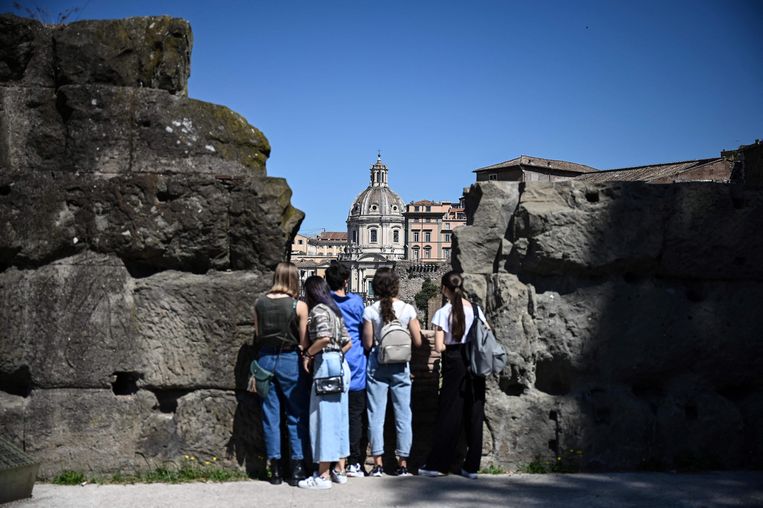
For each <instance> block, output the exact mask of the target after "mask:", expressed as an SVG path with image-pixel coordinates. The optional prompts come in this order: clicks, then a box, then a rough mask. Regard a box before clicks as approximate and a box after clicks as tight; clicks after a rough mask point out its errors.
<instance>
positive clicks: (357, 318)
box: [325, 261, 367, 477]
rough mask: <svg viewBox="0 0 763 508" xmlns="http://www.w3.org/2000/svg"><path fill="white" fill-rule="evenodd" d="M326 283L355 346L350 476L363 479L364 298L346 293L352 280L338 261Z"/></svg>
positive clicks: (349, 353)
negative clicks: (348, 283)
mask: <svg viewBox="0 0 763 508" xmlns="http://www.w3.org/2000/svg"><path fill="white" fill-rule="evenodd" d="M325 279H326V282H327V283H328V285H329V288H331V295H332V296H333V297H334V301H336V303H337V305H338V306H339V310H341V311H342V317H343V318H344V325H345V327H347V331H348V332H349V333H350V338H351V339H352V347H351V348H350V350H349V351H347V355H346V357H345V358H346V359H347V364H348V365H349V366H350V372H351V374H352V377H351V379H350V394H349V395H350V398H349V416H350V456H349V457H348V458H347V464H348V466H347V476H354V477H361V476H365V475H366V470H365V468H364V467H363V465H362V464H361V460H362V459H363V456H364V455H365V453H364V452H365V450H361V442H362V441H363V434H364V429H365V428H366V427H367V425H364V421H363V420H364V418H365V417H366V354H365V349H364V348H363V342H362V341H361V336H362V333H363V311H364V310H365V305H363V299H362V298H361V297H360V296H358V295H356V294H352V293H348V292H347V282H348V281H349V280H350V270H349V269H348V268H347V267H346V266H344V265H342V264H340V263H339V262H337V261H332V263H331V266H330V267H329V268H327V269H326V274H325Z"/></svg>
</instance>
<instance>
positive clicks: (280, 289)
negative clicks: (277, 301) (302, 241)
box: [270, 263, 299, 298]
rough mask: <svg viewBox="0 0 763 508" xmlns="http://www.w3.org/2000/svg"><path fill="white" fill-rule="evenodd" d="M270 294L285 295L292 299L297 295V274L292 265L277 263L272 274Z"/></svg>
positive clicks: (294, 266)
mask: <svg viewBox="0 0 763 508" xmlns="http://www.w3.org/2000/svg"><path fill="white" fill-rule="evenodd" d="M270 292H271V293H285V294H287V295H289V296H291V297H292V298H296V297H297V295H299V272H298V271H297V266H296V265H294V264H293V263H278V266H276V271H275V273H274V274H273V287H271V288H270Z"/></svg>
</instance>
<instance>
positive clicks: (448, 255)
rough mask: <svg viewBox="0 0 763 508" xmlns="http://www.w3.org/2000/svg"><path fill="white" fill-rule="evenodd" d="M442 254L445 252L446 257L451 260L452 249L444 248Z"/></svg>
mask: <svg viewBox="0 0 763 508" xmlns="http://www.w3.org/2000/svg"><path fill="white" fill-rule="evenodd" d="M442 254H443V256H445V259H447V260H448V261H450V249H448V248H444V249H442Z"/></svg>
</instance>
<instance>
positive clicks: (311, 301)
mask: <svg viewBox="0 0 763 508" xmlns="http://www.w3.org/2000/svg"><path fill="white" fill-rule="evenodd" d="M304 289H305V300H306V303H307V307H308V309H310V315H309V317H308V324H307V328H308V335H309V342H310V345H309V347H307V348H306V350H305V352H304V360H303V362H304V363H303V365H304V368H305V370H306V371H308V372H310V366H311V363H313V362H314V363H315V365H313V386H312V389H311V390H310V445H311V447H312V451H313V461H315V462H318V471H316V472H315V473H314V474H313V476H312V477H311V478H307V479H305V480H302V481H301V482H299V486H300V487H302V488H304V489H330V488H331V482H332V481H333V482H334V483H346V482H347V476H346V474H345V470H344V467H345V459H346V457H347V456H348V455H349V454H350V439H349V435H348V432H349V431H348V429H349V414H348V409H347V400H348V395H347V392H348V391H349V389H350V368H349V366H348V365H347V361H345V359H344V353H345V352H346V351H347V350H349V349H350V348H351V347H352V342H351V340H350V336H349V334H348V333H347V329H346V328H345V326H344V323H343V321H342V313H341V311H340V310H339V307H338V306H337V304H336V302H335V301H334V299H333V298H332V297H331V293H330V292H329V287H328V284H326V281H325V280H323V278H322V277H318V276H313V277H308V279H307V280H306V281H305V284H304ZM338 376H340V377H342V378H343V389H342V391H340V392H339V393H325V394H318V391H317V389H316V383H317V381H316V380H318V379H319V378H331V377H338ZM332 462H336V463H337V467H338V469H331V468H330V466H331V463H332ZM329 469H331V471H329Z"/></svg>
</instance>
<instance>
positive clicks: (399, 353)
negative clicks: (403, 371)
mask: <svg viewBox="0 0 763 508" xmlns="http://www.w3.org/2000/svg"><path fill="white" fill-rule="evenodd" d="M376 358H377V360H379V363H380V364H382V365H386V364H389V363H405V362H408V361H410V359H411V334H410V333H409V332H408V329H407V328H405V327H404V326H403V325H402V324H401V323H400V321H399V320H397V319H393V320H392V321H390V322H389V323H385V325H384V326H382V329H381V330H380V332H379V341H378V343H377V346H376Z"/></svg>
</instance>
